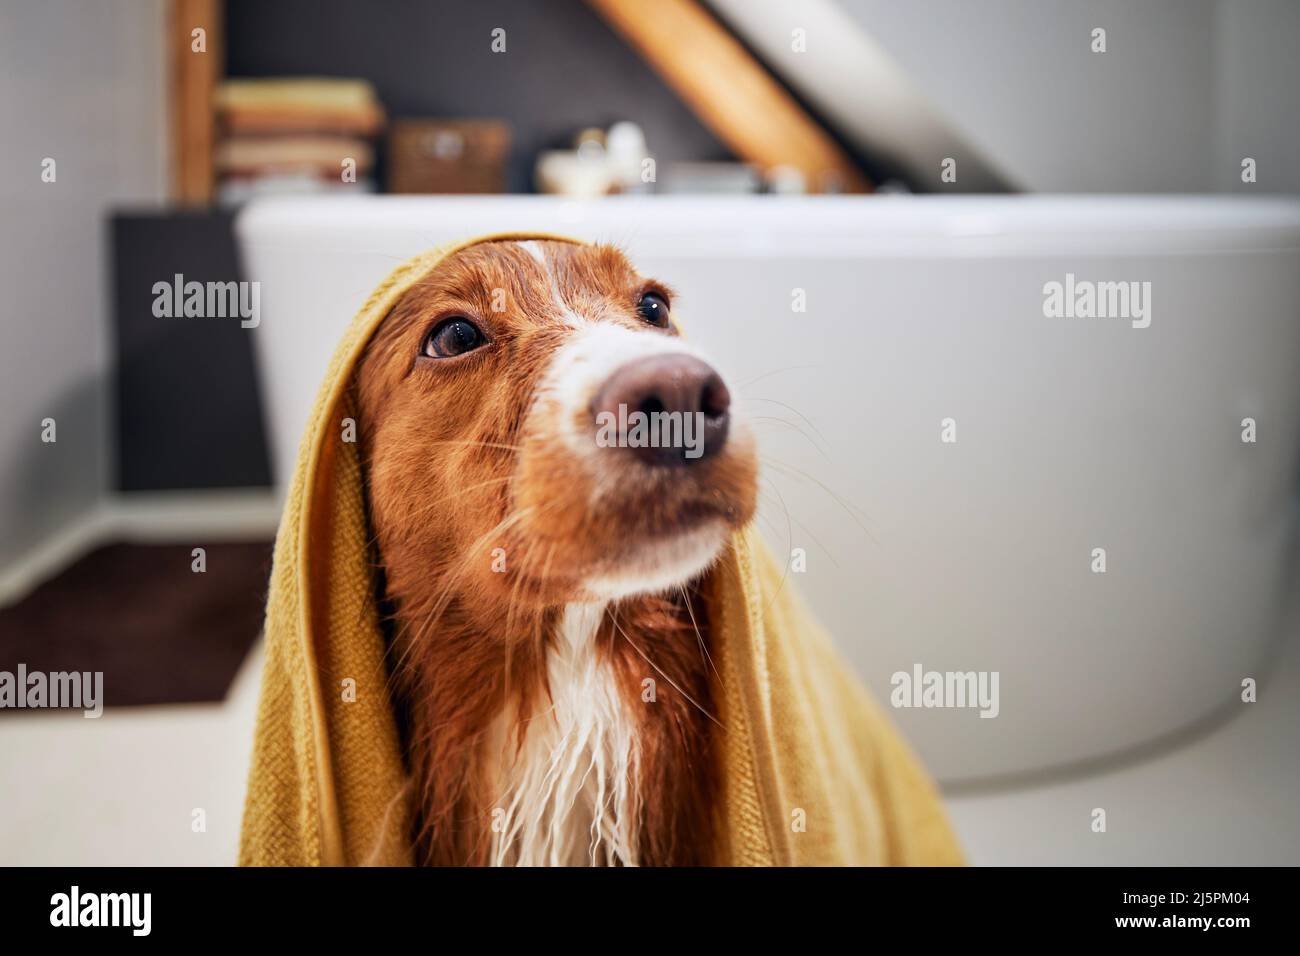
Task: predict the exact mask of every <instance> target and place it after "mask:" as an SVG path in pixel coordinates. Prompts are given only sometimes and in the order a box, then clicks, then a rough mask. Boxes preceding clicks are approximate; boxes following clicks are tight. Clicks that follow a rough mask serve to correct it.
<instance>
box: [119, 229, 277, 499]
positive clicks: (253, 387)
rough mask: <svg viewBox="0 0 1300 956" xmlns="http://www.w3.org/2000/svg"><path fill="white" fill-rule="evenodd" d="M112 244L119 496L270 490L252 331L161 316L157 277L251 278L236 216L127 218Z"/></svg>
mask: <svg viewBox="0 0 1300 956" xmlns="http://www.w3.org/2000/svg"><path fill="white" fill-rule="evenodd" d="M111 229H112V246H113V320H114V321H113V330H114V342H115V345H116V354H115V359H116V361H115V362H114V365H115V368H116V373H115V375H114V395H115V398H116V401H115V402H114V409H115V411H116V424H117V428H116V437H117V482H116V487H117V489H118V490H119V491H156V490H162V489H168V488H244V487H260V486H265V485H268V484H270V482H271V473H270V465H269V463H268V456H267V447H266V435H265V431H264V426H263V418H262V407H261V402H260V400H259V394H258V383H257V377H256V375H255V374H254V366H253V351H252V344H251V341H252V340H251V334H252V333H251V332H250V331H248V330H247V329H244V328H242V327H241V326H240V321H239V319H238V318H227V319H216V318H170V319H168V318H159V317H157V316H155V315H154V314H153V304H154V293H153V287H154V283H156V282H172V281H173V277H174V276H175V275H176V274H177V273H180V274H181V275H182V276H184V278H185V281H186V282H190V281H195V282H230V281H232V280H237V279H239V278H240V275H239V266H238V262H237V259H236V254H235V240H234V235H233V234H232V232H231V216H230V215H229V214H227V213H197V212H196V213H179V212H170V213H158V214H155V213H120V214H118V215H115V216H114V217H113V218H112V221H111Z"/></svg>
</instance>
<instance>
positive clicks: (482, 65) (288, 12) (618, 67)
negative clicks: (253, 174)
mask: <svg viewBox="0 0 1300 956" xmlns="http://www.w3.org/2000/svg"><path fill="white" fill-rule="evenodd" d="M496 27H501V28H503V29H504V30H505V31H506V52H505V53H493V52H492V50H491V40H492V30H493V29H494V28H496ZM226 33H227V40H226V50H227V72H228V73H229V74H230V75H231V76H277V75H317V76H356V77H364V78H365V79H368V80H370V81H371V82H372V83H374V84H375V86H376V88H377V90H378V92H379V97H380V99H381V100H382V101H383V104H384V106H385V108H386V109H387V110H388V112H389V115H390V116H394V117H408V116H440V117H499V118H503V119H505V120H507V121H509V123H510V124H511V126H512V128H513V133H514V147H515V149H514V155H513V157H512V163H511V170H510V179H509V182H510V189H511V190H512V191H517V192H527V191H531V189H532V162H533V159H534V157H535V156H536V154H537V152H538V151H539V150H541V149H545V148H554V147H557V146H564V145H567V143H568V141H569V139H570V138H571V137H572V135H573V134H574V133H575V132H577V131H578V130H579V129H581V128H582V127H585V126H591V125H602V126H605V125H608V124H609V123H611V122H613V121H614V120H619V119H630V120H633V121H635V122H637V123H639V124H641V126H642V127H643V128H644V129H645V131H646V139H647V141H648V143H649V146H650V149H651V151H652V152H653V153H654V154H655V155H656V157H657V158H658V161H659V163H660V164H661V166H662V165H664V164H667V163H670V162H673V161H675V160H701V159H727V158H730V153H729V151H728V150H727V149H726V147H724V146H723V145H722V144H721V143H719V142H718V141H717V139H715V138H714V136H713V134H712V133H710V132H709V131H708V130H707V129H706V128H705V127H704V126H702V125H701V124H700V122H699V120H697V119H696V118H695V116H694V115H693V114H692V113H691V112H690V111H689V110H688V109H687V108H686V107H685V106H684V105H682V103H681V102H680V101H679V100H678V99H677V98H676V96H675V94H673V92H672V91H671V90H670V89H669V88H668V87H666V86H665V85H664V83H663V82H662V81H661V80H660V79H659V78H658V76H656V75H655V73H654V72H652V71H651V70H650V68H649V67H648V66H646V65H645V63H644V62H642V60H641V59H640V58H639V57H638V56H637V55H636V54H635V53H634V52H633V51H632V49H631V48H630V47H629V46H628V45H627V44H626V43H624V42H623V40H622V38H620V37H619V36H617V35H615V34H614V33H613V32H612V31H611V30H610V29H609V27H607V26H606V25H605V23H604V21H603V20H601V19H600V17H599V16H598V15H597V14H596V13H594V12H593V11H592V9H591V8H590V7H588V6H587V5H586V4H585V3H583V2H582V0H370V2H363V0H332V2H331V0H275V2H271V3H268V2H266V0H227V3H226ZM381 159H382V157H381Z"/></svg>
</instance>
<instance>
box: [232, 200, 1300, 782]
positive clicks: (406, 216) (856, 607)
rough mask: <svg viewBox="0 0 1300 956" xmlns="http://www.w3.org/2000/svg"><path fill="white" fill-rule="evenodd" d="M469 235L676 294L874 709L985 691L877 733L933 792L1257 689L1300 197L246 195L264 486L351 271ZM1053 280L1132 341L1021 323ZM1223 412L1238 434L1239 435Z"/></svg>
mask: <svg viewBox="0 0 1300 956" xmlns="http://www.w3.org/2000/svg"><path fill="white" fill-rule="evenodd" d="M497 230H546V231H556V232H565V233H570V234H573V235H577V236H581V237H588V238H598V239H606V240H613V241H616V242H619V243H621V244H623V245H624V246H625V247H626V248H627V249H628V251H629V252H630V253H631V255H632V256H633V258H634V259H635V260H636V261H637V263H638V264H639V265H640V266H641V267H642V268H643V270H645V271H647V272H650V273H653V274H656V275H659V276H662V277H663V278H664V279H665V280H666V281H667V282H668V283H669V284H671V285H672V286H674V287H675V288H676V289H677V290H678V291H679V299H678V303H677V311H678V313H679V314H680V315H682V316H683V317H684V319H685V323H686V325H687V327H688V329H689V334H690V335H691V337H692V338H693V339H694V340H695V341H697V342H699V343H700V344H701V345H703V346H704V347H705V348H706V349H708V350H709V352H710V353H711V354H712V355H713V356H714V357H715V358H716V359H717V360H718V364H719V366H720V367H721V368H722V369H723V370H724V371H725V372H727V373H728V377H729V380H730V381H731V382H732V383H733V384H734V385H735V386H738V387H737V388H735V389H734V390H735V391H738V392H739V394H740V396H741V398H742V400H743V401H745V403H746V405H747V407H748V409H749V412H750V414H751V415H754V416H757V417H758V418H759V425H758V427H759V430H760V435H761V440H762V444H763V452H764V455H765V456H766V457H767V458H768V459H769V460H770V461H772V462H777V463H776V464H770V465H769V466H768V467H766V468H765V470H766V476H767V481H766V482H765V485H764V487H765V489H767V491H766V494H765V496H764V498H765V501H764V507H763V517H762V522H763V527H764V530H765V531H766V532H767V535H768V538H769V540H770V541H771V543H772V545H773V547H774V548H775V549H776V550H777V552H778V553H779V554H783V555H784V554H789V553H790V551H791V549H792V548H803V549H805V550H806V555H807V570H806V572H804V573H802V574H792V575H791V576H790V580H791V582H792V584H793V586H795V587H797V588H799V590H800V591H801V592H802V593H803V594H804V595H805V596H806V598H807V599H808V600H809V601H810V602H811V603H812V604H813V606H814V608H815V609H816V611H817V613H818V614H819V616H820V617H821V618H822V619H823V621H824V622H825V623H826V624H827V625H828V627H829V628H830V630H831V631H832V633H833V634H834V635H835V638H836V640H837V641H838V643H839V644H840V646H841V647H842V648H843V649H844V651H845V653H846V654H847V656H848V657H849V659H850V660H851V661H852V662H853V664H854V666H856V667H857V668H858V670H859V671H860V672H861V674H862V676H863V677H864V678H865V679H866V680H867V681H868V683H869V684H870V685H871V686H872V687H873V689H874V690H875V691H876V693H877V695H878V697H879V699H880V700H881V701H882V702H883V703H886V704H887V701H888V699H889V695H890V690H891V675H893V674H894V673H895V672H900V671H903V672H909V673H910V672H912V671H913V669H914V667H915V666H916V665H918V664H919V665H920V666H921V667H922V668H923V669H924V670H927V671H928V670H936V671H961V672H964V671H985V672H994V671H996V672H997V673H998V675H999V713H998V715H997V717H995V718H992V719H985V718H981V717H980V716H979V713H978V712H977V711H976V710H973V709H956V708H945V709H925V708H912V709H897V710H893V711H892V714H893V716H894V718H895V720H896V721H897V722H898V723H899V724H900V725H901V726H902V728H903V730H904V732H905V733H906V734H907V736H908V737H909V738H910V739H911V740H912V741H913V742H914V743H915V745H916V746H917V748H918V749H919V750H920V752H921V754H922V756H923V758H924V759H925V760H926V762H927V763H928V765H929V766H930V767H931V769H932V770H933V771H934V772H935V773H936V774H937V775H938V776H940V778H942V779H944V780H947V781H970V780H979V779H984V778H992V777H997V776H1000V775H1006V774H1018V773H1023V772H1027V771H1035V770H1044V769H1049V768H1059V767H1064V766H1068V765H1072V764H1077V763H1080V762H1082V761H1088V760H1091V759H1093V758H1100V757H1104V756H1106V755H1111V754H1116V753H1119V752H1122V751H1125V750H1129V749H1131V748H1134V747H1137V746H1139V745H1142V744H1146V743H1149V742H1152V741H1158V740H1160V739H1161V738H1165V737H1167V736H1168V735H1171V734H1175V733H1176V732H1178V731H1179V730H1180V729H1183V728H1186V727H1188V726H1190V725H1193V724H1195V723H1196V722H1198V721H1199V720H1202V719H1205V718H1207V717H1208V716H1210V715H1212V714H1214V713H1215V712H1217V711H1220V710H1224V709H1231V707H1232V705H1233V704H1234V702H1236V701H1238V700H1239V697H1240V693H1241V682H1242V680H1243V679H1244V678H1247V677H1253V678H1257V679H1258V678H1261V677H1263V676H1264V675H1263V674H1261V672H1260V667H1261V666H1262V664H1263V662H1264V660H1265V657H1266V652H1267V650H1268V648H1269V645H1270V642H1271V641H1273V640H1274V638H1275V637H1276V636H1277V632H1278V626H1279V609H1280V607H1281V604H1282V599H1283V597H1284V591H1285V590H1286V587H1285V583H1284V582H1286V581H1288V580H1289V579H1290V578H1289V569H1290V555H1291V551H1292V544H1293V540H1294V531H1295V526H1294V522H1293V512H1292V506H1293V498H1294V493H1295V490H1296V477H1297V476H1296V464H1297V460H1298V455H1297V451H1298V449H1297V441H1298V439H1300V204H1297V203H1293V202H1289V201H1266V200H1260V201H1251V200H1239V199H1228V198H1223V199H1211V198H1205V199H1201V198H1167V199H1146V198H1077V199H1053V198H1028V197H1026V198H998V199H979V198H933V199H929V198H926V199H918V198H903V197H897V198H882V197H877V198H870V197H867V198H848V197H844V198H816V199H776V198H746V199H725V200H723V199H695V198H672V199H669V198H650V199H641V200H606V201H598V202H593V203H587V204H576V203H572V202H568V201H563V200H555V199H547V198H540V197H484V198H475V197H448V198H432V197H430V198H423V197H421V198H405V197H402V198H397V197H394V198H346V199H336V200H321V199H295V200H282V201H267V202H263V203H259V204H255V205H253V206H250V207H249V208H247V209H246V210H245V211H244V212H243V214H242V215H241V216H240V218H239V222H238V233H239V238H240V241H241V244H242V249H243V252H244V257H245V265H246V267H247V271H248V273H249V278H251V279H255V280H258V281H260V282H261V283H262V290H261V291H262V321H261V325H260V327H258V328H257V329H256V330H253V331H251V332H250V334H252V335H254V336H255V339H256V342H257V350H258V354H259V360H260V366H261V372H262V379H263V389H264V392H263V394H264V398H265V400H266V403H267V407H268V415H269V419H270V422H269V424H270V429H271V435H272V439H273V445H274V449H275V462H274V464H275V467H276V473H277V475H278V477H279V479H280V480H284V479H285V478H286V477H287V476H288V475H289V474H290V470H291V467H292V462H293V459H294V452H295V447H296V443H297V440H298V436H299V430H300V428H301V426H302V424H303V421H304V419H305V416H306V413H307V409H308V407H309V405H310V403H311V400H312V398H313V396H314V394H315V391H316V387H317V384H318V382H319V378H320V376H321V374H322V373H323V370H324V367H325V363H326V359H327V356H328V355H329V353H330V351H331V350H332V348H333V347H334V344H335V342H336V340H337V338H338V336H339V333H340V331H341V330H342V328H343V327H344V325H345V324H346V323H347V322H348V320H349V319H350V318H351V316H352V315H353V313H354V312H355V310H356V309H357V307H358V306H359V305H360V304H361V302H362V300H363V299H364V298H365V297H366V295H367V294H368V293H369V292H370V290H371V288H372V287H373V286H374V285H375V284H376V283H377V281H378V280H379V279H380V278H382V277H383V276H384V275H385V274H386V273H387V272H388V271H389V270H390V269H391V268H392V267H393V266H394V265H396V264H397V263H398V262H399V261H400V260H402V259H403V258H405V257H406V256H408V255H411V254H412V253H415V252H417V251H419V250H421V249H423V248H425V247H427V246H430V245H433V244H435V243H439V242H442V241H445V240H448V239H453V238H461V237H465V236H468V235H472V234H477V233H483V232H490V231H497ZM1067 274H1072V275H1074V276H1075V277H1076V278H1077V279H1078V280H1089V281H1138V282H1150V283H1151V286H1150V288H1151V299H1150V306H1151V312H1150V319H1151V321H1150V325H1149V327H1146V328H1134V327H1133V322H1132V321H1129V320H1126V319H1117V318H1107V319H1103V318H1048V317H1045V316H1044V293H1043V289H1044V284H1045V283H1047V282H1050V281H1058V282H1064V281H1065V279H1066V275H1067ZM795 290H803V293H804V296H805V300H806V311H804V312H795V311H793V308H792V305H793V303H794V301H795V298H796V297H797V295H798V293H796V292H795ZM1247 417H1250V418H1253V419H1255V421H1256V423H1257V432H1258V441H1257V442H1255V443H1245V442H1243V441H1242V440H1241V433H1242V424H1241V423H1242V419H1244V418H1247ZM948 418H951V419H953V420H954V421H955V428H956V438H957V440H956V442H954V443H945V442H943V441H941V421H942V420H944V419H948ZM781 420H784V422H785V423H783V422H782V421H781ZM786 423H788V424H786ZM792 469H794V470H792ZM837 499H842V503H841V502H839V501H837ZM787 509H788V513H789V519H788V520H787ZM1095 548H1104V549H1105V552H1106V571H1105V573H1094V571H1093V564H1094V549H1095ZM1238 706H1244V705H1240V704H1239V705H1238Z"/></svg>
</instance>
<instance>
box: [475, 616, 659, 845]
mask: <svg viewBox="0 0 1300 956" xmlns="http://www.w3.org/2000/svg"><path fill="white" fill-rule="evenodd" d="M604 615H605V605H604V604H571V605H569V606H568V607H567V608H565V611H564V615H563V617H562V619H561V621H560V624H559V627H558V631H557V633H556V635H555V640H554V641H553V642H552V650H551V652H550V656H549V658H548V661H547V673H548V678H549V681H550V689H551V698H552V703H553V706H552V707H551V708H550V709H543V710H540V711H539V712H537V713H535V714H534V715H533V716H532V718H531V719H530V720H529V721H528V725H527V731H526V733H525V737H524V742H523V746H522V747H520V748H519V749H518V751H516V750H515V747H514V738H513V736H511V738H510V740H509V741H507V740H504V739H501V741H500V743H501V757H500V762H499V765H498V773H497V780H498V781H499V783H498V786H499V789H500V792H501V798H500V800H499V801H498V803H497V805H496V806H497V812H494V814H493V830H494V834H493V835H494V840H495V842H494V853H493V863H494V864H495V865H498V866H508V865H518V866H609V865H625V866H631V865H635V864H636V863H637V846H638V832H637V830H638V821H639V820H640V817H641V804H640V800H641V795H640V786H639V767H640V749H639V741H638V738H637V736H636V733H635V730H634V724H633V722H632V720H631V715H630V714H629V713H628V710H627V707H628V705H627V704H626V703H625V702H624V700H623V698H622V696H621V695H620V694H619V693H618V689H617V687H616V686H615V684H614V678H613V674H612V673H611V672H610V669H609V667H608V665H607V664H606V663H604V662H603V661H602V660H601V659H600V656H599V655H598V654H597V651H596V641H595V636H596V632H597V630H598V628H599V627H600V624H601V621H602V620H603V619H604ZM499 737H501V738H504V737H505V735H504V734H501V735H499Z"/></svg>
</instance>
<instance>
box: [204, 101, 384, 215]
mask: <svg viewBox="0 0 1300 956" xmlns="http://www.w3.org/2000/svg"><path fill="white" fill-rule="evenodd" d="M216 105H217V121H218V124H219V126H218V128H219V131H220V133H219V137H220V138H219V140H218V144H217V154H216V168H217V176H218V192H217V195H218V199H219V201H221V202H222V203H226V204H231V203H238V202H242V201H243V200H245V199H250V198H252V197H254V196H260V195H267V194H282V193H304V192H334V191H340V190H342V191H367V192H371V191H373V190H374V188H375V186H374V162H375V149H374V140H375V136H376V134H377V133H378V132H379V130H380V128H381V127H382V126H383V122H384V111H383V108H382V107H381V106H380V105H379V101H378V99H377V98H376V97H375V91H374V88H373V87H372V86H371V85H370V84H369V83H367V82H366V81H365V80H349V79H325V78H300V79H236V80H227V81H225V82H224V83H222V84H221V86H220V88H219V89H218V91H217V104H216Z"/></svg>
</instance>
